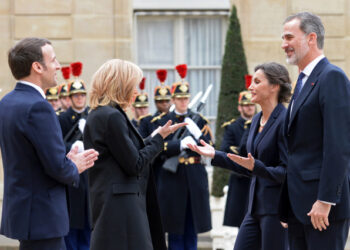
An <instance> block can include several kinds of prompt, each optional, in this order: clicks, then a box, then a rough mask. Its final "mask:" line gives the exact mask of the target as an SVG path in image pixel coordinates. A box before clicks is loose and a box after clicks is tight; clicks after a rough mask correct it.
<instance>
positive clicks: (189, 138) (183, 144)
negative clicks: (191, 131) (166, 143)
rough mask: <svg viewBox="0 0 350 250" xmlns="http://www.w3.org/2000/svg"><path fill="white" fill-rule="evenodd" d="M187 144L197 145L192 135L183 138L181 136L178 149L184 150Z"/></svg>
mask: <svg viewBox="0 0 350 250" xmlns="http://www.w3.org/2000/svg"><path fill="white" fill-rule="evenodd" d="M187 144H192V145H197V143H196V141H195V140H194V139H193V137H192V136H190V135H188V136H186V137H185V138H183V139H182V140H181V142H180V150H181V151H182V150H184V149H186V148H188V146H187Z"/></svg>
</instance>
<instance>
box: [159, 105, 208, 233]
mask: <svg viewBox="0 0 350 250" xmlns="http://www.w3.org/2000/svg"><path fill="white" fill-rule="evenodd" d="M186 116H189V117H190V118H192V117H193V116H194V113H193V112H191V111H189V112H188V114H187V115H186ZM163 119H164V120H172V121H173V123H179V122H183V120H184V116H178V115H176V114H175V112H171V113H169V114H168V115H166V116H164V118H163ZM197 125H198V127H199V128H200V129H201V130H202V133H203V134H202V136H201V138H200V139H203V140H204V141H206V142H208V143H210V142H211V133H210V132H209V127H208V126H209V125H208V123H207V121H206V120H205V119H203V118H202V117H201V118H200V119H199V121H198V122H197ZM180 153H181V151H180V140H179V139H176V140H173V135H170V136H168V138H167V139H166V142H165V146H164V152H163V154H165V155H166V157H171V156H176V155H179V154H180ZM186 153H187V155H186V157H181V158H179V161H178V169H177V172H176V173H172V172H170V171H168V170H165V169H163V168H162V169H161V171H160V178H159V183H158V184H159V201H160V208H161V215H162V220H163V224H164V229H165V231H166V232H169V233H174V234H184V228H185V218H186V209H187V207H188V206H190V207H189V209H190V210H191V212H192V217H193V225H194V230H195V233H202V232H207V231H209V230H210V229H211V214H210V207H209V188H208V175H207V171H206V169H205V166H204V165H203V163H202V162H201V157H200V155H198V154H197V153H195V152H193V151H191V150H188V149H186Z"/></svg>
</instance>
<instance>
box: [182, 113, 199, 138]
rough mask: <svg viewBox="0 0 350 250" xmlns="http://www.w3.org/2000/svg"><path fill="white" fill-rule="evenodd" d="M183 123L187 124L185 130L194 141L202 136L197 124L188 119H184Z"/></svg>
mask: <svg viewBox="0 0 350 250" xmlns="http://www.w3.org/2000/svg"><path fill="white" fill-rule="evenodd" d="M185 122H186V123H188V124H187V125H186V128H187V129H188V131H190V133H191V134H192V135H193V137H194V138H195V139H196V140H198V139H199V137H201V135H202V131H201V130H200V129H199V127H198V126H197V124H196V123H195V122H194V121H193V120H192V119H191V118H189V117H186V118H185Z"/></svg>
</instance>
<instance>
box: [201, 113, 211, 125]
mask: <svg viewBox="0 0 350 250" xmlns="http://www.w3.org/2000/svg"><path fill="white" fill-rule="evenodd" d="M199 115H200V117H202V119H203V120H204V121H206V122H207V123H208V124H210V122H209V120H208V119H207V118H206V117H204V116H203V115H202V114H199Z"/></svg>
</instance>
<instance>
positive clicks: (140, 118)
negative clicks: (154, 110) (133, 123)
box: [139, 114, 151, 121]
mask: <svg viewBox="0 0 350 250" xmlns="http://www.w3.org/2000/svg"><path fill="white" fill-rule="evenodd" d="M148 116H151V114H147V115H142V116H140V117H139V121H141V120H142V119H143V118H146V117H148Z"/></svg>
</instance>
